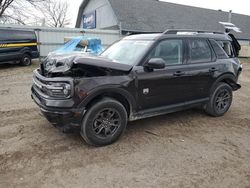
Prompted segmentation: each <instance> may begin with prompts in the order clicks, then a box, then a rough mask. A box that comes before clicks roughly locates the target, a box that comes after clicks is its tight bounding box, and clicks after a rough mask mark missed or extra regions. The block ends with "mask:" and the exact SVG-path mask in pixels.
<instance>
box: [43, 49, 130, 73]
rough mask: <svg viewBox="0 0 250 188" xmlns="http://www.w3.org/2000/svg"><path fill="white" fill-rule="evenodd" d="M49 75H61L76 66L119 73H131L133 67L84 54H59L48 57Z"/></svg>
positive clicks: (46, 63) (46, 67)
mask: <svg viewBox="0 0 250 188" xmlns="http://www.w3.org/2000/svg"><path fill="white" fill-rule="evenodd" d="M43 64H44V69H45V70H46V72H47V73H61V72H66V71H68V70H70V69H71V67H72V66H73V65H74V64H79V65H86V66H93V67H101V68H107V69H113V70H119V71H125V72H127V71H130V70H131V69H132V67H133V66H132V65H125V64H121V63H117V62H115V61H112V60H109V59H107V58H104V57H101V56H91V55H86V54H83V53H70V54H60V55H59V54H58V55H54V56H53V55H51V56H48V57H47V58H46V59H45V60H44V62H43Z"/></svg>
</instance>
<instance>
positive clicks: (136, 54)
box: [101, 40, 153, 65]
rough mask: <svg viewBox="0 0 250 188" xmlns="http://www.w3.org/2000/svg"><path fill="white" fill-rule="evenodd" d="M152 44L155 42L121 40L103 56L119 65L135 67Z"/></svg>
mask: <svg viewBox="0 0 250 188" xmlns="http://www.w3.org/2000/svg"><path fill="white" fill-rule="evenodd" d="M152 43H153V41H135V40H121V41H119V42H117V43H115V44H113V45H112V46H111V47H109V48H108V49H107V50H106V51H104V52H103V53H102V54H101V56H103V57H106V58H108V59H111V60H113V61H116V62H118V63H122V64H127V65H134V64H135V63H136V61H138V60H139V58H140V57H141V56H142V55H143V53H144V52H145V51H146V50H147V49H148V48H149V46H150V45H151V44H152Z"/></svg>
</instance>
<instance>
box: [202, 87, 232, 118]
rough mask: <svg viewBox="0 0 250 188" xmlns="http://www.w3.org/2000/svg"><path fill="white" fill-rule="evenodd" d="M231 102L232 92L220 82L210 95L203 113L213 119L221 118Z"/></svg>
mask: <svg viewBox="0 0 250 188" xmlns="http://www.w3.org/2000/svg"><path fill="white" fill-rule="evenodd" d="M232 100H233V92H232V88H231V86H229V85H228V84H226V83H223V82H220V83H218V84H217V85H216V86H215V89H214V90H213V92H212V93H211V95H210V99H209V102H208V103H207V105H206V107H205V111H206V113H207V114H209V115H211V116H213V117H220V116H223V115H224V114H225V113H226V112H227V111H228V110H229V108H230V106H231V104H232Z"/></svg>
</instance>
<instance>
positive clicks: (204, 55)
mask: <svg viewBox="0 0 250 188" xmlns="http://www.w3.org/2000/svg"><path fill="white" fill-rule="evenodd" d="M188 43H189V49H190V51H189V52H190V53H189V63H205V62H211V61H212V52H211V49H210V46H209V44H208V42H207V40H205V39H190V40H188Z"/></svg>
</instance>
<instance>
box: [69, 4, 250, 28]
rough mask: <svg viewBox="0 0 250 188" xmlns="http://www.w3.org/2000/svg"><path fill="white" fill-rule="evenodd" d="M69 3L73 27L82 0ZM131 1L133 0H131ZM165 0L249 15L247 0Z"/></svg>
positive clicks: (249, 8)
mask: <svg viewBox="0 0 250 188" xmlns="http://www.w3.org/2000/svg"><path fill="white" fill-rule="evenodd" d="M67 1H68V2H69V4H70V14H71V15H70V16H71V18H72V24H71V26H72V27H74V26H75V23H76V18H77V13H78V9H79V6H80V4H81V2H82V0H67ZM131 1H133V0H131ZM165 1H166V2H171V3H177V4H184V5H191V6H196V7H203V8H209V9H215V10H218V9H221V10H223V11H229V10H233V12H234V13H240V14H246V15H250V6H249V3H248V2H249V1H248V0H234V1H232V0H231V1H230V0H207V1H201V0H178V1H177V0H165Z"/></svg>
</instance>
